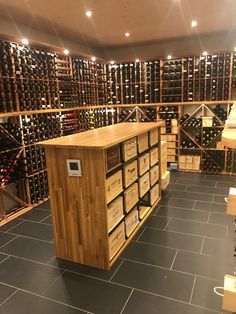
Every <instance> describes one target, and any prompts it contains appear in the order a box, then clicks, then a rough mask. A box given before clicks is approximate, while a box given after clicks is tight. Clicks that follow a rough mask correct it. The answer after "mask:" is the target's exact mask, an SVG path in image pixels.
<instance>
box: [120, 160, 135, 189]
mask: <svg viewBox="0 0 236 314" xmlns="http://www.w3.org/2000/svg"><path fill="white" fill-rule="evenodd" d="M123 178H124V186H125V187H126V188H127V187H128V186H130V184H132V183H133V182H134V181H135V180H136V179H137V178H138V162H137V160H134V161H132V162H130V163H128V164H126V165H125V166H124V171H123Z"/></svg>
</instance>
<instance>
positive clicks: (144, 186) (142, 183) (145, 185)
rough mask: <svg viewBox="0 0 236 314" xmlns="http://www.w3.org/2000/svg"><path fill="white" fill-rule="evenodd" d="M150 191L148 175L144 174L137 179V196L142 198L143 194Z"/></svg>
mask: <svg viewBox="0 0 236 314" xmlns="http://www.w3.org/2000/svg"><path fill="white" fill-rule="evenodd" d="M149 189H150V178H149V173H148V172H147V173H145V174H144V175H143V176H142V177H141V178H140V179H139V196H140V197H142V196H143V195H144V194H146V193H147V192H148V190H149Z"/></svg>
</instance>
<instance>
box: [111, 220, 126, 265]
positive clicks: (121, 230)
mask: <svg viewBox="0 0 236 314" xmlns="http://www.w3.org/2000/svg"><path fill="white" fill-rule="evenodd" d="M124 243H125V223H124V222H122V223H121V224H120V225H119V226H118V227H117V228H116V229H115V230H114V231H113V232H112V234H111V235H110V236H109V258H110V260H111V259H112V258H113V257H114V255H116V253H117V252H118V251H119V249H120V248H121V247H122V245H123V244H124Z"/></svg>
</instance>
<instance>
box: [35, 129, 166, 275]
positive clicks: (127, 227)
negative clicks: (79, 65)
mask: <svg viewBox="0 0 236 314" xmlns="http://www.w3.org/2000/svg"><path fill="white" fill-rule="evenodd" d="M40 145H43V146H45V148H46V156H47V166H48V174H49V189H50V195H51V198H50V200H51V206H52V216H53V222H54V234H55V244H56V252H57V256H58V257H60V258H63V259H67V260H71V261H74V262H77V263H82V264H86V265H90V266H94V267H97V268H102V269H109V268H110V267H111V265H112V264H113V263H114V262H115V261H116V259H117V258H118V257H119V255H120V253H121V252H122V251H123V249H124V248H125V247H126V246H127V245H128V243H129V242H130V241H131V240H132V238H133V236H134V235H135V233H136V232H137V231H138V229H139V228H140V226H141V225H142V224H143V223H144V221H145V220H146V218H147V217H148V216H149V214H150V213H151V211H152V209H153V208H154V207H155V206H156V205H157V203H158V201H159V200H160V186H161V183H160V178H161V173H160V171H161V168H160V163H159V162H160V128H159V124H158V123H126V124H123V123H121V124H116V125H113V126H108V127H105V128H100V129H98V130H96V131H95V130H92V131H88V132H86V133H84V134H74V135H71V136H69V137H67V138H63V137H62V138H58V139H54V140H49V141H44V142H42V143H40ZM61 150H63V154H60V151H61ZM94 156H96V158H95V157H94ZM95 160H96V162H95ZM59 165H60V166H59ZM55 169H57V171H55ZM65 177H66V182H67V184H65ZM98 194H99V195H100V197H99V198H98V197H96V195H98ZM67 200H70V201H67ZM64 204H67V205H66V208H65V206H64ZM72 217H77V218H76V219H74V218H73V219H72ZM95 227H96V232H94V228H95ZM59 234H60V235H59ZM78 243H79V245H77V244H78Z"/></svg>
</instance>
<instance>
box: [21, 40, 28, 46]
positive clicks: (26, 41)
mask: <svg viewBox="0 0 236 314" xmlns="http://www.w3.org/2000/svg"><path fill="white" fill-rule="evenodd" d="M21 42H22V44H23V45H28V44H29V40H28V39H27V38H22V39H21Z"/></svg>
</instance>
